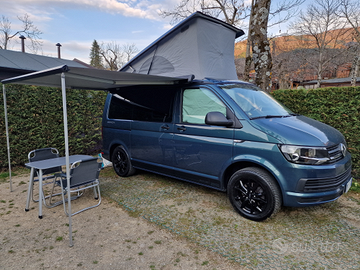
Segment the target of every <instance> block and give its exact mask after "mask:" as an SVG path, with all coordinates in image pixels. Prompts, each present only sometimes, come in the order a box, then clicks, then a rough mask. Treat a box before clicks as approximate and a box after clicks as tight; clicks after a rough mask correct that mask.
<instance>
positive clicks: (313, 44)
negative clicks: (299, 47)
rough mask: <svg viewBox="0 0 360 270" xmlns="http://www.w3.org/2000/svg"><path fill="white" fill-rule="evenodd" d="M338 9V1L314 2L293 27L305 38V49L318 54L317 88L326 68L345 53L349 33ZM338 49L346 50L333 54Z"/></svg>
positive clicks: (321, 0)
mask: <svg viewBox="0 0 360 270" xmlns="http://www.w3.org/2000/svg"><path fill="white" fill-rule="evenodd" d="M338 9H339V3H338V1H337V0H314V3H313V4H311V5H310V6H308V8H307V10H306V11H305V12H301V13H300V15H299V19H298V20H297V21H296V22H294V23H293V24H292V25H291V27H292V28H293V29H295V33H296V34H299V35H303V36H304V39H303V43H304V44H305V43H306V44H307V45H303V48H304V47H307V48H313V49H314V50H315V51H316V53H317V61H315V63H316V64H315V65H316V67H314V68H315V69H316V71H317V81H318V82H317V87H319V86H320V84H321V80H322V77H323V72H324V67H325V66H326V65H327V64H329V62H331V60H332V59H333V58H335V57H337V56H338V55H339V54H343V53H344V52H345V48H346V47H345V45H346V44H345V43H344V39H346V35H347V33H348V31H347V30H346V29H345V26H346V23H345V21H344V20H340V19H339V17H338V16H337V15H336V12H337V11H338ZM338 48H343V49H344V50H337V54H332V53H331V52H334V49H338ZM330 51H331V52H330ZM302 57H306V55H303V56H302ZM312 57H313V56H312ZM309 63H311V61H309Z"/></svg>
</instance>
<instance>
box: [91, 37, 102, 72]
mask: <svg viewBox="0 0 360 270" xmlns="http://www.w3.org/2000/svg"><path fill="white" fill-rule="evenodd" d="M90 65H91V66H93V67H96V68H99V69H104V66H103V64H102V56H101V54H100V46H99V44H98V43H97V41H96V40H95V39H94V42H93V43H92V46H91V50H90Z"/></svg>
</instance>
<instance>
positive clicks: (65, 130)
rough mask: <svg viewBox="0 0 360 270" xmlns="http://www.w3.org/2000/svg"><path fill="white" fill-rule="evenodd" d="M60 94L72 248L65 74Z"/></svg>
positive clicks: (70, 244)
mask: <svg viewBox="0 0 360 270" xmlns="http://www.w3.org/2000/svg"><path fill="white" fill-rule="evenodd" d="M61 92H62V100H63V114H64V137H65V160H66V180H67V186H66V189H67V197H68V207H69V209H68V212H69V242H70V243H69V246H70V247H72V246H73V245H74V244H73V240H72V222H71V194H70V161H69V137H68V125H67V122H68V120H67V106H66V83H65V73H64V72H63V73H61Z"/></svg>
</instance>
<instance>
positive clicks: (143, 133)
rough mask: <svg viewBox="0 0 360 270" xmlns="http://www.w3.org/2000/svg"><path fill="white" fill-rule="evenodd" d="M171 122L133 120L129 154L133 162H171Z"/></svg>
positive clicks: (160, 163) (168, 163) (166, 163)
mask: <svg viewBox="0 0 360 270" xmlns="http://www.w3.org/2000/svg"><path fill="white" fill-rule="evenodd" d="M172 131H173V125H172V124H171V123H154V122H144V121H133V122H132V131H131V151H130V155H131V158H132V160H133V164H134V165H135V166H136V164H137V166H140V163H143V162H150V163H153V164H154V166H156V165H169V166H171V165H172V164H173V153H172V138H173V133H172Z"/></svg>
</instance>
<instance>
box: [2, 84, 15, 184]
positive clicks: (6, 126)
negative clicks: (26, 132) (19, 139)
mask: <svg viewBox="0 0 360 270" xmlns="http://www.w3.org/2000/svg"><path fill="white" fill-rule="evenodd" d="M3 96H4V114H5V129H6V143H7V152H8V163H9V177H10V180H9V181H10V191H13V190H12V180H11V159H10V141H9V125H8V116H7V104H6V103H7V102H6V89H5V85H3Z"/></svg>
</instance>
